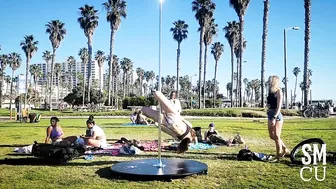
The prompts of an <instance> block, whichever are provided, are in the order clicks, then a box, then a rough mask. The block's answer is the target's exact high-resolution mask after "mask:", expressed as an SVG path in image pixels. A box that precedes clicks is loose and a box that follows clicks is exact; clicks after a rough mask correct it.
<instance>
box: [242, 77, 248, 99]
mask: <svg viewBox="0 0 336 189" xmlns="http://www.w3.org/2000/svg"><path fill="white" fill-rule="evenodd" d="M248 82H249V80H248V79H247V78H244V80H243V83H244V85H245V86H244V101H245V100H246V87H247V84H248Z"/></svg>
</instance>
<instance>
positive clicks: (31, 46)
mask: <svg viewBox="0 0 336 189" xmlns="http://www.w3.org/2000/svg"><path fill="white" fill-rule="evenodd" d="M37 45H38V41H35V39H34V36H33V35H26V36H24V40H23V41H21V43H20V46H21V48H22V50H23V52H24V53H25V55H26V85H25V88H26V91H25V104H24V108H26V106H27V95H28V74H29V62H30V60H31V58H32V57H33V55H34V53H35V52H37V50H38V48H37Z"/></svg>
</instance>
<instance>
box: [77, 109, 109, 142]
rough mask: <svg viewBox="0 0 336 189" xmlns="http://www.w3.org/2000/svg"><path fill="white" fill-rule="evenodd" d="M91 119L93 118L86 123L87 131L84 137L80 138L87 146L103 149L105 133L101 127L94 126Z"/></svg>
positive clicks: (90, 118)
mask: <svg viewBox="0 0 336 189" xmlns="http://www.w3.org/2000/svg"><path fill="white" fill-rule="evenodd" d="M93 118H94V117H93V116H92V115H91V116H90V117H89V119H88V120H87V121H86V125H87V128H88V130H87V132H86V135H85V136H83V135H82V136H80V138H82V139H84V141H85V144H86V145H88V146H92V147H100V148H105V147H106V146H107V142H106V135H105V132H104V130H103V129H102V128H101V127H99V126H98V125H96V123H95V121H94V120H93Z"/></svg>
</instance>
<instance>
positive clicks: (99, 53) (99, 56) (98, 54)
mask: <svg viewBox="0 0 336 189" xmlns="http://www.w3.org/2000/svg"><path fill="white" fill-rule="evenodd" d="M105 59H106V57H105V53H104V52H103V51H101V50H98V51H97V52H96V55H95V60H96V61H97V62H98V66H99V86H100V91H101V92H102V91H103V89H102V71H101V69H102V67H103V65H104V62H105Z"/></svg>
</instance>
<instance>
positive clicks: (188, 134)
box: [141, 91, 197, 153]
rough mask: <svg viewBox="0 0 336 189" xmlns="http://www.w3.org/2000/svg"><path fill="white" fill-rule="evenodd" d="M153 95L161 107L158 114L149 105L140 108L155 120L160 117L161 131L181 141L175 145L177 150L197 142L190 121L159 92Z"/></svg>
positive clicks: (186, 148) (181, 150)
mask: <svg viewBox="0 0 336 189" xmlns="http://www.w3.org/2000/svg"><path fill="white" fill-rule="evenodd" d="M154 97H155V99H156V100H157V101H158V102H159V103H160V106H161V108H162V111H161V113H160V114H159V112H158V111H157V110H153V109H152V108H150V107H143V108H142V109H141V110H142V112H143V113H144V114H145V115H146V116H147V117H149V118H151V119H153V120H154V121H155V122H158V120H159V119H160V120H161V123H162V127H161V129H162V131H163V132H164V133H166V134H168V135H170V136H172V137H173V138H176V139H178V140H180V141H181V142H180V144H179V145H178V147H177V152H178V153H184V152H186V151H187V150H188V147H189V144H190V143H191V142H197V137H196V132H195V131H194V130H193V129H192V125H191V123H190V122H188V121H187V120H185V119H184V118H183V117H182V116H181V115H180V114H179V113H178V112H177V111H176V109H175V108H174V107H173V106H172V104H171V103H170V101H169V100H168V99H167V98H166V97H165V96H164V95H163V94H162V93H161V92H159V91H156V92H155V93H154ZM159 115H160V117H159Z"/></svg>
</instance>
